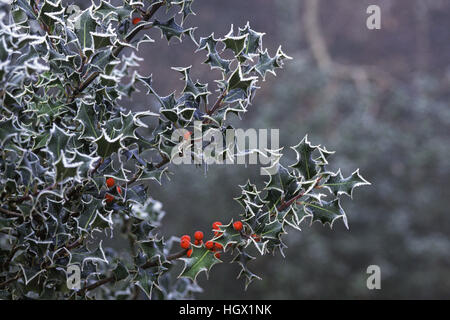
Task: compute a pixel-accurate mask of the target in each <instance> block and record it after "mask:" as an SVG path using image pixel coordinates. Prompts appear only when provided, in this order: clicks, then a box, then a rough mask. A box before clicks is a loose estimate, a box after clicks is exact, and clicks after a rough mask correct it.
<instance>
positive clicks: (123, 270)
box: [112, 261, 130, 282]
mask: <svg viewBox="0 0 450 320" xmlns="http://www.w3.org/2000/svg"><path fill="white" fill-rule="evenodd" d="M112 274H113V276H114V281H116V282H117V281H120V280H124V279H126V278H127V277H128V276H129V274H130V273H129V271H128V268H127V267H126V266H125V264H123V262H122V261H119V262H117V265H116V267H115V268H114V269H113V271H112Z"/></svg>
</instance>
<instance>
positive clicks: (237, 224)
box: [233, 221, 244, 231]
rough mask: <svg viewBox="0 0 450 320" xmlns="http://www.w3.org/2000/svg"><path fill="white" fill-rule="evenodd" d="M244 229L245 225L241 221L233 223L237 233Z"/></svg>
mask: <svg viewBox="0 0 450 320" xmlns="http://www.w3.org/2000/svg"><path fill="white" fill-rule="evenodd" d="M243 227H244V225H243V224H242V222H240V221H236V222H235V223H233V228H234V230H236V231H241V230H242V228H243Z"/></svg>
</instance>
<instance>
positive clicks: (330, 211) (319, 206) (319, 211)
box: [303, 198, 348, 229]
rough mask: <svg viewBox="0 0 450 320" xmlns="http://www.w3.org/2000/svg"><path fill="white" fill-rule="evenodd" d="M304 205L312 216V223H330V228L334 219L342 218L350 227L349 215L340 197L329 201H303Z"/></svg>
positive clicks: (346, 225)
mask: <svg viewBox="0 0 450 320" xmlns="http://www.w3.org/2000/svg"><path fill="white" fill-rule="evenodd" d="M303 206H304V208H305V210H306V212H307V213H309V214H310V215H311V216H312V220H311V223H312V222H314V221H320V222H321V223H322V224H323V225H325V224H327V223H328V224H329V225H330V228H333V223H334V221H336V219H340V218H341V219H342V221H343V222H344V225H345V227H346V228H347V229H348V222H347V216H346V215H345V212H344V210H343V209H342V207H341V204H340V200H339V198H337V199H335V200H333V201H329V202H327V201H324V200H321V201H311V202H303Z"/></svg>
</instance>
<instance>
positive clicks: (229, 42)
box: [221, 25, 247, 56]
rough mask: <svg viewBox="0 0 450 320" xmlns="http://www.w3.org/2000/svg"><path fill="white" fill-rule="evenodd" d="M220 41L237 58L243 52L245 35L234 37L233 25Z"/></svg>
mask: <svg viewBox="0 0 450 320" xmlns="http://www.w3.org/2000/svg"><path fill="white" fill-rule="evenodd" d="M221 40H222V42H223V43H224V44H225V48H226V49H230V50H232V51H233V52H234V55H235V56H238V55H239V54H240V53H241V52H242V50H244V45H245V41H246V40H247V34H242V35H238V36H235V35H234V28H233V25H231V29H230V32H228V34H227V35H226V36H225V37H224V38H223V39H221Z"/></svg>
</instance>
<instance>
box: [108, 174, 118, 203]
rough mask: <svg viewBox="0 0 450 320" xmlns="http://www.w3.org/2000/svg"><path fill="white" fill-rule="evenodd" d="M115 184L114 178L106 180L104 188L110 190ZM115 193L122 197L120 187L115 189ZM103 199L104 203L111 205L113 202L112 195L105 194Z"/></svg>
mask: <svg viewBox="0 0 450 320" xmlns="http://www.w3.org/2000/svg"><path fill="white" fill-rule="evenodd" d="M115 184H116V181H115V180H114V178H108V179H106V186H107V187H108V188H109V189H111V188H112V187H114V185H115ZM116 190H117V193H118V194H120V195H122V188H121V187H120V186H117V187H116ZM105 199H106V202H108V203H111V202H113V201H114V196H113V195H112V194H109V193H107V194H105Z"/></svg>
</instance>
